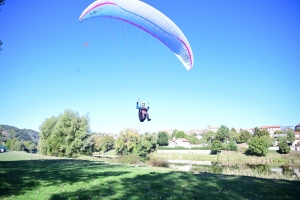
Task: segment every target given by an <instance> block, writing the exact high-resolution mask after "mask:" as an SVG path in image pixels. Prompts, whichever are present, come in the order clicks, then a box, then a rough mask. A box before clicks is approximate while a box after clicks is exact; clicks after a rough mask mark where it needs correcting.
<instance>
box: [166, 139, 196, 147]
mask: <svg viewBox="0 0 300 200" xmlns="http://www.w3.org/2000/svg"><path fill="white" fill-rule="evenodd" d="M169 147H185V148H190V147H191V144H190V142H189V141H188V140H187V139H185V138H177V139H176V140H175V139H173V140H169Z"/></svg>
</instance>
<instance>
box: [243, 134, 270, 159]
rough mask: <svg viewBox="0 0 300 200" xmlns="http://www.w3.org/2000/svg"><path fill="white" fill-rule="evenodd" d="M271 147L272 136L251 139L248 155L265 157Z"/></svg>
mask: <svg viewBox="0 0 300 200" xmlns="http://www.w3.org/2000/svg"><path fill="white" fill-rule="evenodd" d="M270 145H271V138H270V136H266V135H264V136H261V137H259V136H254V137H253V138H251V140H250V143H249V147H248V150H247V153H248V154H253V155H257V156H265V155H267V153H268V149H269V147H270Z"/></svg>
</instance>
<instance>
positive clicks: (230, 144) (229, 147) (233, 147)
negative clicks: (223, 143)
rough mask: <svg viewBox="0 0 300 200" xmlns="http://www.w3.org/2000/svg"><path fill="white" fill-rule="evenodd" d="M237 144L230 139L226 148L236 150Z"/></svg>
mask: <svg viewBox="0 0 300 200" xmlns="http://www.w3.org/2000/svg"><path fill="white" fill-rule="evenodd" d="M237 149H238V148H237V145H236V144H235V143H234V142H233V141H230V143H229V144H228V150H229V151H237Z"/></svg>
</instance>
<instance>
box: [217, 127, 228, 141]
mask: <svg viewBox="0 0 300 200" xmlns="http://www.w3.org/2000/svg"><path fill="white" fill-rule="evenodd" d="M228 134H229V128H228V127H227V126H224V125H221V127H220V128H219V130H218V131H217V135H216V139H217V140H220V141H221V142H224V141H225V140H226V139H228Z"/></svg>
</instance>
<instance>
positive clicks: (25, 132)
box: [0, 124, 39, 143]
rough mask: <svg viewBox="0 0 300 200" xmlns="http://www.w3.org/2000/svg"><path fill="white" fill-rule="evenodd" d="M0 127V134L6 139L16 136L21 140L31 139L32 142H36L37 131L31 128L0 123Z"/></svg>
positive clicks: (37, 139)
mask: <svg viewBox="0 0 300 200" xmlns="http://www.w3.org/2000/svg"><path fill="white" fill-rule="evenodd" d="M0 126H1V128H2V131H3V132H2V135H3V137H5V138H6V139H12V138H18V139H19V140H23V141H32V142H34V143H38V141H39V132H37V131H34V130H31V129H25V128H24V129H19V128H17V127H14V126H9V125H3V124H1V125H0Z"/></svg>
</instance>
